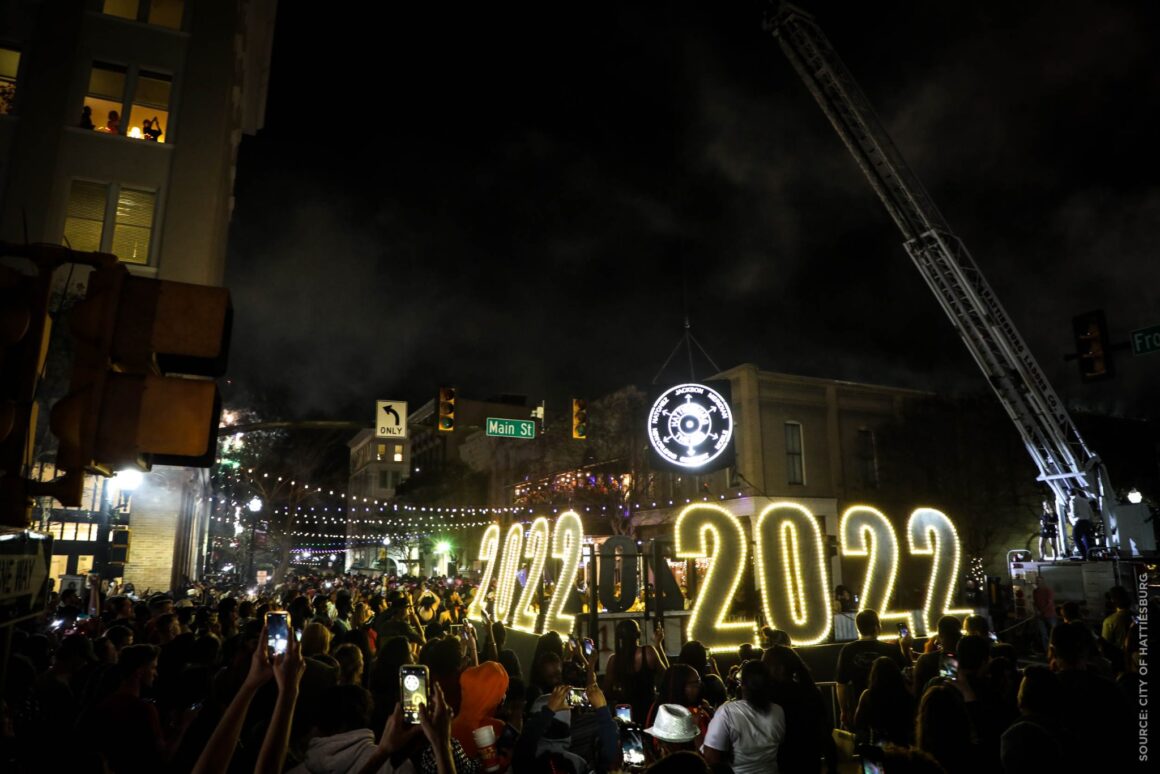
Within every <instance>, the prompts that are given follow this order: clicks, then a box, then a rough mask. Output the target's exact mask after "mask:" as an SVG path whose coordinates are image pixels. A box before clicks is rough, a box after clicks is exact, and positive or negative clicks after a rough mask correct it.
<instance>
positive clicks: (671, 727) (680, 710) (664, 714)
mask: <svg viewBox="0 0 1160 774" xmlns="http://www.w3.org/2000/svg"><path fill="white" fill-rule="evenodd" d="M644 732H645V733H646V734H651V735H652V736H654V737H656V738H657V739H660V740H661V741H662V742H691V741H693V739H694V738H696V736H697V734H698V733H699V732H700V729H699V728H697V721H696V720H694V719H693V713H692V712H689V710H688V708H687V707H682V706H681V705H680V704H662V705H661V706H659V707H657V715H656V717H655V718H653V724H652V726H651V727H649V728H646V729H645V730H644Z"/></svg>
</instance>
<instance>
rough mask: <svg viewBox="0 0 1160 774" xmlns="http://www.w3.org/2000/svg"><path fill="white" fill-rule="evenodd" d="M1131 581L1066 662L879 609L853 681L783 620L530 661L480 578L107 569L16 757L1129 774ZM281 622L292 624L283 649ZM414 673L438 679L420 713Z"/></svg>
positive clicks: (1065, 643)
mask: <svg viewBox="0 0 1160 774" xmlns="http://www.w3.org/2000/svg"><path fill="white" fill-rule="evenodd" d="M1120 591H1122V590H1120ZM1120 591H1116V592H1114V593H1113V595H1112V597H1113V599H1114V601H1115V603H1116V611H1115V612H1113V613H1112V615H1110V616H1109V618H1108V621H1107V622H1105V626H1104V627H1103V628H1102V631H1101V632H1100V633H1099V634H1097V633H1096V632H1094V631H1092V630H1091V629H1090V628H1088V627H1087V625H1086V624H1084V623H1083V622H1082V621H1077V620H1067V619H1066V617H1065V620H1064V622H1063V623H1059V624H1058V625H1056V626H1054V628H1053V630H1052V631H1051V632H1050V643H1049V645H1048V652H1047V657H1046V662H1047V663H1046V664H1030V665H1028V664H1024V665H1023V668H1022V669H1021V668H1020V663H1021V660H1020V659H1019V658H1018V657H1017V654H1016V653H1015V651H1014V648H1013V647H1012V646H1011V645H1009V644H1006V643H1003V642H998V641H996V639H995V637H994V636H993V635H992V634H991V632H990V631H989V627H988V623H987V619H986V618H983V617H981V616H971V617H969V618H967V619H966V620H960V619H959V618H956V617H953V616H945V617H943V618H942V619H941V620H940V621H939V623H938V632H937V634H936V635H935V636H933V637H931V638H929V639H928V640H927V641H926V642H925V643H924V644H923V646H922V647H921V648H920V649H919V651H918V652H916V650H915V649H916V646H917V643H916V642H915V641H914V640H912V639H911V638H910V637H909V636H902V637H900V638H896V639H883V638H882V627H881V624H880V621H879V618H878V615H877V614H876V613H875V612H874V611H872V610H863V611H861V612H859V613H858V614H857V616H856V625H857V630H858V632H859V638H858V639H857V640H855V641H852V642H849V643H847V644H846V645H844V646H842V647H841V650H840V651H839V655H838V657H837V663H836V665H835V666H834V677H835V680H834V681H833V682H835V683H836V690H835V691H833V692H831V691H830V687H829V683H830V682H831V681H830V680H829V679H823V678H829V677H830V675H822V676H815V674H814V672H813V671H812V670H811V668H810V667H809V666H807V663H806V660H804V659H803V657H802V655H801V653H800V652H799V651H798V650H797V649H795V648H794V647H791V645H790V642H789V638H788V637H787V636H786V635H785V634H784V633H783V632H778V631H776V630H773V629H768V628H767V629H763V630H762V638H761V639H762V642H761V646H760V647H759V646H758V645H756V644H746V645H743V646H741V647H740V649H739V650H738V651H737V652H736V653H728V652H726V653H722V652H716V653H710V652H709V651H708V650H707V649H706V648H705V647H704V646H703V645H702V644H701V643H699V642H696V641H687V642H684V643H681V644H680V645H679V647H678V648H676V649H675V650H673V651H670V649H669V648H667V647H666V645H665V641H664V631H663V628H661V627H658V628H657V629H656V631H655V632H653V637H652V638H651V640H652V643H653V644H642V637H641V629H640V626H639V624H638V622H637V620H636V619H635V618H628V619H621V620H619V621H618V622H617V623H616V625H615V636H614V643H613V647H610V648H606V649H607V650H609V651H611V652H610V653H608V654H607V658H606V661H605V663H604V668H603V669H600V668H599V666H600V663H599V662H600V659H601V651H600V648H599V647H598V646H597V644H596V643H593V642H592V641H591V640H584V639H581V640H577V639H575V638H573V637H561V636H560V635H559V634H557V633H555V632H549V633H547V634H544V635H543V636H541V637H539V638H538V640H537V641H536V642H535V645H534V650H531V649H530V648H529V650H531V657H530V661H529V662H528V663H527V664H526V665H525V664H523V663H521V658H520V656H519V655H517V652H516V650H513V649H511V648H509V647H507V644H508V642H507V640H508V639H509V638H508V632H507V630H506V629H505V628H504V626H503V625H502V624H501V623H499V622H495V621H492V620H491V619H490V616H489V615H488V611H489V607H490V598H487V599H486V600H485V601H484V603H483V604H482V605H481V616H482V619H483V620H482V622H478V621H477V622H475V624H472V623H471V622H468V621H467V619H466V615H465V613H466V609H467V606H468V604H469V603H470V602H471V600H472V597H473V595H474V594H475V593H476V589H475V588H474V587H473V586H472V584H471V583H470V582H468V581H466V580H464V579H462V578H453V579H449V578H435V579H429V578H411V577H400V578H382V579H372V578H367V577H361V576H338V577H331V578H319V577H291V578H290V579H288V580H287V582H285V583H284V584H281V585H280V586H279V587H278V588H276V589H268V591H267V592H266V593H259V594H247V593H245V592H244V590H240V589H238V590H229V589H224V588H213V587H211V586H208V585H199V586H196V587H194V588H191V589H186V590H184V592H183V593H179V594H176V595H174V596H176V597H177V598H176V599H175V598H174V596H170V595H168V594H154V595H148V596H143V597H142V598H135V595H130V594H126V593H110V594H102V593H101V591H100V587H99V584H97V583H94V584H92V588H91V589H90V591H89V596H88V598H87V599H84V598H82V597H81V596H80V595H79V594H78V593H77V591H76V590H75V589H66V590H65V591H64V592H63V593H61V594H60V597H59V599H55V600H53V603H52V606H51V608H50V609H49V610H47V611H46V614H45V616H44V618H43V620H42V621H39V622H38V625H37V626H21V627H18V628H16V629H15V630H14V631H13V640H12V648H11V650H12V653H11V655H10V658H9V659H8V663H7V665H6V677H5V681H4V693H3V704H2V707H0V709H2V725H0V769H2V770H3V771H11V772H22V771H43V770H50V771H51V770H56V769H57V768H62V767H64V766H67V767H68V769H69V770H70V771H73V772H87V771H94V772H98V771H99V772H104V771H110V772H116V773H120V772H160V771H173V772H227V771H228V772H242V771H244V772H250V771H255V772H263V773H269V774H277V773H278V772H284V771H292V772H298V773H306V772H309V773H311V774H321V773H322V772H334V773H335V774H338V773H339V772H352V773H356V774H357V773H360V772H362V773H366V774H370V773H371V772H438V773H439V774H448V773H449V772H456V773H457V774H475V773H476V772H489V773H491V772H504V771H511V772H553V773H554V774H587V772H613V771H621V770H626V771H642V770H647V771H649V772H653V773H654V774H665V773H666V772H677V771H681V772H682V773H683V774H692V773H693V772H710V771H712V772H735V774H749V773H751V772H772V774H778V772H783V773H791V774H792V773H793V772H810V774H817V772H821V771H830V772H833V771H838V770H839V767H840V766H841V765H842V764H843V762H844V761H848V760H849V759H850V757H851V756H852V755H858V756H861V757H862V758H863V759H864V760H865V761H867V765H872V766H875V767H878V769H879V770H882V771H886V772H904V771H916V772H927V771H929V772H939V771H945V772H950V773H951V774H955V773H957V772H990V771H1008V772H1016V771H1026V770H1032V771H1037V770H1040V769H1049V770H1050V769H1054V770H1064V771H1067V770H1077V771H1078V770H1089V771H1090V770H1096V768H1097V767H1105V766H1106V767H1109V768H1108V770H1110V771H1121V770H1126V769H1128V768H1129V767H1130V766H1131V765H1132V762H1133V761H1134V759H1135V755H1134V750H1135V744H1134V741H1135V731H1136V724H1135V723H1134V721H1133V717H1134V713H1133V710H1132V707H1133V703H1132V699H1133V697H1135V696H1136V695H1137V693H1138V689H1139V686H1140V681H1141V680H1142V678H1141V676H1140V674H1139V669H1138V665H1139V657H1140V648H1141V645H1140V636H1139V628H1138V626H1137V624H1136V621H1135V619H1134V618H1133V616H1132V615H1131V613H1130V611H1129V610H1128V607H1129V603H1130V600H1129V599H1128V597H1127V595H1126V593H1120ZM268 614H272V615H273V617H268ZM279 621H284V625H285V626H288V628H289V629H290V630H292V631H293V636H289V637H288V638H287V639H285V640H283V642H284V643H285V646H284V648H280V649H277V650H275V649H272V648H271V647H268V644H270V643H273V642H274V641H275V635H274V628H273V627H274V626H275V625H276V624H278V623H279ZM1109 638H1110V639H1109ZM526 652H527V651H525V654H526ZM674 653H675V655H673V654H674ZM719 663H720V665H721V666H719ZM525 666H526V669H525ZM408 669H411V670H412V672H414V671H415V670H416V669H418V670H419V671H418V672H415V673H416V674H421V675H423V677H424V678H425V679H426V680H427V682H426V684H424V685H423V688H422V690H423V692H424V693H423V697H424V698H423V700H422V701H421V702H419V703H418V704H414V705H412V704H411V703H409V702H410V701H411V698H410V694H409V693H408V691H409V688H408V687H407V686H406V684H405V681H401V680H400V675H401V674H410V672H407V671H406V670H408ZM819 680H820V681H821V683H822V684H821V685H820V684H819ZM412 710H413V713H412V712H411V711H412ZM835 721H836V722H835Z"/></svg>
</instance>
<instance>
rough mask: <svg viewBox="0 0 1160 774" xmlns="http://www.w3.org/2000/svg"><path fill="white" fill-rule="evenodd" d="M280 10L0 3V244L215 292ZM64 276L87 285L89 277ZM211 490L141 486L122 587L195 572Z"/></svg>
mask: <svg viewBox="0 0 1160 774" xmlns="http://www.w3.org/2000/svg"><path fill="white" fill-rule="evenodd" d="M275 9H276V1H275V0H208V1H207V2H189V1H186V0H103V1H102V0H54V1H53V2H23V3H16V2H12V3H4V4H3V6H0V14H2V15H0V113H2V115H0V239H3V240H6V241H10V242H25V241H27V242H50V243H57V244H62V243H63V244H66V245H69V246H71V247H73V248H74V249H77V250H99V251H103V252H111V253H115V254H116V255H117V256H118V257H119V258H120V260H121V261H122V262H123V263H125V264H126V265H127V266H128V267H129V269H130V271H131V272H133V273H134V274H138V275H142V276H148V277H156V278H159V279H163V280H175V281H181V282H191V283H196V284H203V285H220V284H221V282H222V278H223V274H224V267H225V260H226V237H227V232H228V227H229V221H230V214H231V210H232V206H233V199H232V196H233V183H234V172H235V162H236V158H237V151H238V145H239V143H240V141H241V138H242V135H243V134H244V133H251V134H252V133H253V132H255V131H256V130H257V129H259V128H260V127H261V126H262V123H263V120H264V112H265V101H266V87H267V81H268V72H269V62H270V52H271V44H272V38H273V31H274V15H275ZM59 273H60V274H62V275H65V273H66V270H62V271H61V272H59ZM66 276H69V277H71V278H72V280H73V282H76V281H78V280H80V281H81V282H82V283H83V272H81V271H79V270H78V271H77V272H76V273H72V274H67V275H66ZM73 282H70V286H69V287H67V288H65V290H66V291H67V292H70V293H71V292H75V291H76V290H77V287H76V285H74V284H73ZM55 345H56V342H55V341H54V346H55ZM42 413H46V412H42ZM89 488H90V489H93V488H94V487H93V486H90V487H89ZM96 488H99V487H96ZM207 491H208V479H207V476H206V475H205V471H200V470H185V469H172V468H171V469H161V468H158V469H156V470H154V471H153V472H152V473H151V474H149V475H147V476H146V477H145V480H144V482H143V483H142V484H141V486H140V488H139V490H138V493H137V495H136V497H135V498H134V507H133V509H132V515H131V518H130V526H131V528H132V530H133V533H132V534H133V541H132V549H131V551H130V560H129V563H128V565H127V566H126V568H125V579H126V580H127V581H132V582H133V583H134V584H135V585H136V586H137V587H138V588H145V587H151V588H153V589H168V588H172V587H173V586H175V585H176V584H177V583H179V582H180V580H181V577H182V576H193V575H195V574H196V571H197V568H198V567H199V566H200V564H201V559H200V554H201V552H202V551H203V550H204V537H205V523H206V516H207ZM102 501H103V498H102ZM44 505H45V507H46V508H47V507H48V504H47V503H45V504H44ZM45 513H46V515H47V513H48V511H47V510H46V511H45ZM51 513H52V514H53V515H52V516H51V519H52V520H60V518H61V512H60V510H59V509H58V510H55V511H51ZM73 518H74V517H72V516H69V517H67V518H66V519H65V520H66V521H68V520H71V519H73ZM85 534H86V536H87V535H88V533H87V532H86V533H85ZM72 542H74V543H75V542H76V541H75V540H74V541H72ZM82 542H84V541H82ZM76 550H77V551H81V552H85V553H76V554H75V556H76V557H81V556H87V555H89V554H92V553H93V551H91V550H89V547H87V546H83V545H82V546H80V547H79V548H78V549H76ZM78 563H80V564H83V562H81V560H80V559H75V560H73V559H70V560H69V561H67V562H66V563H65V564H66V565H67V566H66V567H65V571H66V572H68V573H75V572H78V571H79V570H81V569H83V568H82V567H81V566H80V564H78ZM60 564H61V563H60V562H58V563H57V568H58V569H60Z"/></svg>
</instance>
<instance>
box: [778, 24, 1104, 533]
mask: <svg viewBox="0 0 1160 774" xmlns="http://www.w3.org/2000/svg"><path fill="white" fill-rule="evenodd" d="M767 28H768V29H769V30H770V31H771V32H772V33H773V35H774V37H775V38H777V41H778V43H779V44H780V46H781V49H782V51H783V52H784V53H785V55H786V57H788V58H789V60H790V62H791V63H792V64H793V67H794V69H795V70H796V71H797V73H798V75H799V76H800V77H801V79H802V81H804V82H805V84H806V86H807V87H808V88H809V90H810V93H812V94H813V95H814V99H816V100H817V103H818V105H819V106H820V107H821V108H822V110H823V112H825V114H826V116H827V117H828V118H829V119H830V123H831V124H833V126H834V129H836V130H837V132H838V134H839V135H840V136H841V138H842V141H843V142H845V144H846V147H847V148H848V149H849V150H850V153H851V154H853V156H854V160H855V161H857V162H858V166H859V167H861V168H862V172H863V173H864V174H865V175H866V178H867V179H868V180H869V181H870V185H871V186H873V188H874V190H875V191H876V192H877V194H878V198H879V199H881V200H882V203H883V204H884V205H886V209H887V211H888V212H889V213H890V217H891V218H893V219H894V222H895V224H896V225H897V226H898V228H899V230H900V231H902V235H903V239H904V246H905V248H906V252H907V253H908V254H909V255H910V257H911V260H913V261H914V265H915V266H916V267H917V268H918V271H919V273H920V274H922V278H923V279H924V280H926V284H927V286H928V287H930V289H931V292H933V293H934V295H935V298H937V299H938V302H939V304H940V305H941V306H942V308H943V311H944V312H946V314H947V317H949V318H950V321H951V324H952V325H954V327H955V330H956V331H958V333H959V336H960V337H961V338H962V340H963V343H964V344H965V345H966V347H967V349H968V350H969V351H970V353H971V356H972V357H973V358H974V359H975V362H976V363H977V364H978V366H979V368H980V369H982V371H983V375H984V376H985V377H986V378H987V381H988V382H989V383H990V385H991V387H992V389H993V390H994V391H995V395H996V396H997V397H998V398H999V402H1000V403H1001V404H1002V405H1003V408H1004V409H1005V410H1006V411H1007V414H1008V416H1010V417H1011V420H1012V421H1013V422H1014V423H1015V426H1016V428H1018V430H1019V434H1020V436H1021V437H1022V439H1023V443H1024V445H1025V446H1026V447H1027V451H1028V453H1029V454H1030V455H1031V458H1032V460H1034V462H1035V465H1036V467H1038V469H1039V477H1038V480H1039V481H1042V482H1043V483H1045V484H1046V485H1047V486H1048V487H1050V488H1051V491H1052V492H1053V493H1054V495H1055V503H1056V514H1057V515H1058V517H1059V533H1060V539H1061V541H1063V545H1064V547H1065V553H1066V546H1067V542H1066V541H1067V530H1066V528H1065V526H1066V524H1067V521H1066V516H1067V513H1066V509H1067V507H1068V503H1069V498H1070V497H1071V495H1072V491H1073V490H1078V492H1079V493H1081V494H1080V496H1082V497H1085V498H1088V499H1092V500H1095V501H1096V502H1097V503H1098V505H1099V511H1100V513H1101V514H1103V515H1104V517H1105V518H1107V517H1109V516H1110V515H1111V513H1112V508H1114V497H1113V491H1112V488H1111V485H1110V482H1109V481H1108V478H1107V473H1106V471H1105V469H1104V467H1103V465H1102V464H1101V462H1100V458H1099V456H1098V455H1096V454H1095V453H1094V452H1093V451H1092V450H1091V449H1090V448H1088V446H1087V444H1085V443H1084V440H1083V438H1082V437H1081V436H1080V434H1079V430H1078V429H1077V428H1076V426H1075V423H1074V422H1073V421H1072V419H1071V416H1070V415H1069V414H1068V412H1067V409H1066V408H1065V406H1064V404H1063V401H1061V400H1060V398H1059V396H1058V395H1057V394H1056V393H1055V390H1054V389H1052V387H1051V384H1050V383H1049V382H1048V381H1047V377H1046V376H1045V375H1044V373H1043V370H1042V369H1041V368H1040V367H1039V364H1038V363H1037V362H1036V361H1035V357H1034V355H1032V354H1031V350H1030V349H1029V348H1028V347H1027V344H1026V343H1025V342H1024V341H1023V338H1022V337H1021V336H1020V335H1019V332H1018V331H1017V330H1016V329H1015V325H1014V324H1013V323H1012V322H1011V318H1010V317H1009V316H1008V315H1007V312H1006V311H1005V310H1004V309H1003V306H1002V305H1001V304H1000V303H999V299H998V298H997V297H996V296H995V293H994V291H992V290H991V287H990V285H988V284H987V280H986V279H985V278H984V277H983V274H982V272H980V271H979V268H978V266H976V265H975V261H974V259H973V258H972V257H971V254H970V253H969V252H968V251H967V248H966V245H964V244H963V241H962V240H961V239H959V238H958V237H957V236H956V235H955V234H954V232H953V231H951V227H950V226H949V225H948V224H947V222H946V220H945V219H944V218H943V216H942V214H941V213H940V212H939V211H938V208H937V207H935V205H934V202H933V201H932V200H931V198H930V196H929V194H927V192H926V189H924V188H923V186H922V183H920V182H919V180H918V178H917V177H916V176H915V174H914V173H913V172H912V171H911V170H910V168H909V167H908V166H907V165H906V162H905V161H903V159H902V156H901V154H900V153H899V152H898V149H897V148H895V147H894V143H893V142H892V141H891V139H890V137H889V135H888V134H887V133H886V130H885V129H884V128H883V126H882V124H881V122H880V121H879V120H878V117H877V115H875V113H874V110H873V108H872V107H871V106H870V102H869V100H867V98H866V95H865V94H863V93H862V90H861V89H860V88H859V86H858V84H857V83H856V82H855V81H854V78H853V76H852V75H851V74H850V71H849V70H847V69H846V66H845V65H844V64H843V63H842V61H841V59H840V58H839V57H838V55H837V53H836V52H835V51H834V49H833V47H832V46H831V45H830V41H829V40H827V39H826V36H825V34H824V33H823V32H822V31H821V29H820V28H819V27H818V25H817V23H816V22H815V21H814V19H813V17H811V16H810V15H809V14H807V13H805V12H804V11H802V10H801V9H799V8H796V7H794V6H792V5H790V4H788V3H782V4H781V5H780V6H779V7H778V8H777V10H776V11H775V12H774V13H773V15H772V17H771V18H770V19H769V20H768V21H767ZM1108 521H1109V524H1108V525H1107V526H1108V528H1109V530H1108V531H1109V533H1110V532H1112V531H1113V530H1114V521H1113V520H1112V519H1108ZM1109 537H1110V535H1109Z"/></svg>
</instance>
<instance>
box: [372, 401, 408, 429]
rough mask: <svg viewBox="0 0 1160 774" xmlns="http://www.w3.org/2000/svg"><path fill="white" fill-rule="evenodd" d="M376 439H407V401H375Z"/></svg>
mask: <svg viewBox="0 0 1160 774" xmlns="http://www.w3.org/2000/svg"><path fill="white" fill-rule="evenodd" d="M375 437H376V438H406V437H407V401H405V400H376V401H375Z"/></svg>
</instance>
